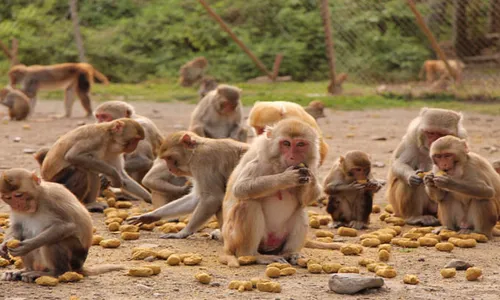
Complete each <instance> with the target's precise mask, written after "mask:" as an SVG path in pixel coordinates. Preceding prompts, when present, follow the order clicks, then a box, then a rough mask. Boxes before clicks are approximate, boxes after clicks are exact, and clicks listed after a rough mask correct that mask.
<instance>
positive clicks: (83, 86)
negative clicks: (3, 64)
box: [8, 63, 109, 118]
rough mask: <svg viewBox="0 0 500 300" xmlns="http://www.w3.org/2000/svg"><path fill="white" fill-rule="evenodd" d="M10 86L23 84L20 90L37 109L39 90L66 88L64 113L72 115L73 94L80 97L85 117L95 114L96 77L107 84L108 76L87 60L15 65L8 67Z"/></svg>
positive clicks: (67, 115) (33, 107)
mask: <svg viewBox="0 0 500 300" xmlns="http://www.w3.org/2000/svg"><path fill="white" fill-rule="evenodd" d="M8 75H9V78H10V85H11V86H12V87H15V86H16V84H18V83H19V84H20V85H21V91H22V92H23V93H25V94H26V96H28V98H30V99H31V109H32V110H34V109H35V105H36V94H37V91H38V90H57V89H64V90H65V91H64V108H65V116H66V117H68V118H69V117H70V116H71V109H72V107H73V102H74V94H76V95H77V96H78V98H79V99H80V102H81V104H82V106H83V108H84V109H85V111H86V116H87V117H89V116H90V115H92V106H91V101H90V89H91V87H92V84H93V83H94V77H96V78H97V79H99V81H100V82H102V83H104V84H108V83H109V80H108V78H107V77H106V76H105V75H104V74H102V73H101V72H99V71H97V70H96V69H95V68H94V67H93V66H92V65H90V64H87V63H64V64H56V65H48V66H42V65H34V66H25V65H15V66H13V67H12V68H10V70H9V74H8Z"/></svg>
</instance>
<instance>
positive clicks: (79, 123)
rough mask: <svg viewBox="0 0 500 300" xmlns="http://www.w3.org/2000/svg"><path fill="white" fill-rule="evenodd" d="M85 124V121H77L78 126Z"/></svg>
mask: <svg viewBox="0 0 500 300" xmlns="http://www.w3.org/2000/svg"><path fill="white" fill-rule="evenodd" d="M83 125H85V121H78V123H76V126H83Z"/></svg>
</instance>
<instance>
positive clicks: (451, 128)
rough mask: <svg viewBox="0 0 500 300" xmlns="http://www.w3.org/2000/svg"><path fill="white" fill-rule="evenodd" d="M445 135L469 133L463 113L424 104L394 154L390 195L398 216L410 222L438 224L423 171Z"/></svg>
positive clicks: (389, 178)
mask: <svg viewBox="0 0 500 300" xmlns="http://www.w3.org/2000/svg"><path fill="white" fill-rule="evenodd" d="M445 135H454V136H458V137H460V138H465V137H466V136H467V131H466V130H465V128H464V127H463V125H462V114H460V113H457V112H455V111H452V110H447V109H438V108H427V107H424V108H422V109H421V110H420V114H419V116H418V117H416V118H415V119H413V120H412V121H411V123H410V125H409V126H408V129H407V131H406V135H405V136H403V139H402V141H401V142H400V144H399V146H398V147H397V149H396V150H395V151H394V153H393V156H392V165H391V167H390V169H389V175H388V180H387V184H388V188H387V193H386V197H387V200H388V201H389V203H390V204H392V206H393V208H394V213H395V214H396V216H399V217H403V218H406V223H408V224H411V225H417V224H422V225H424V226H431V225H435V224H438V220H437V219H436V217H435V215H436V212H437V204H436V203H435V202H433V201H431V200H430V199H429V196H428V195H427V194H426V192H425V187H424V185H423V178H422V177H423V176H422V174H420V173H422V172H423V171H429V170H430V169H431V167H432V160H431V159H430V157H429V149H430V147H431V145H432V143H433V142H434V141H435V140H437V139H438V138H440V137H442V136H445Z"/></svg>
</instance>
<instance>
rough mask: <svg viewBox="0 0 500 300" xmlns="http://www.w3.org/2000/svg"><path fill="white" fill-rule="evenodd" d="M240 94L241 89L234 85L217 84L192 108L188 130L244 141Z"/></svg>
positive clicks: (244, 132) (219, 137)
mask: <svg viewBox="0 0 500 300" xmlns="http://www.w3.org/2000/svg"><path fill="white" fill-rule="evenodd" d="M240 94H241V90H240V89H239V88H237V87H235V86H230V85H226V84H221V85H219V86H217V88H216V89H215V90H213V91H211V92H209V93H208V94H207V95H206V96H205V97H203V99H201V100H200V102H199V103H198V105H197V106H196V108H195V109H194V110H193V113H192V114H191V123H190V125H189V130H190V131H192V132H194V133H196V134H197V135H199V136H203V137H209V138H214V139H222V138H232V139H234V140H237V141H241V142H246V140H247V130H246V129H245V128H243V127H242V126H241V123H242V110H241V102H240Z"/></svg>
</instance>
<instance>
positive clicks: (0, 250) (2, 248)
mask: <svg viewBox="0 0 500 300" xmlns="http://www.w3.org/2000/svg"><path fill="white" fill-rule="evenodd" d="M0 257H3V258H5V259H9V253H8V251H7V241H4V242H3V243H2V244H0Z"/></svg>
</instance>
